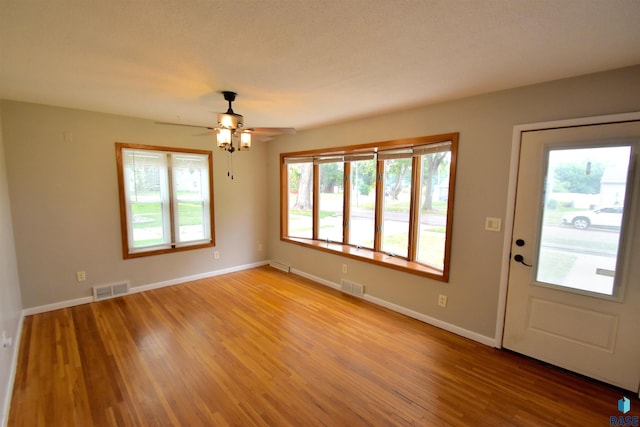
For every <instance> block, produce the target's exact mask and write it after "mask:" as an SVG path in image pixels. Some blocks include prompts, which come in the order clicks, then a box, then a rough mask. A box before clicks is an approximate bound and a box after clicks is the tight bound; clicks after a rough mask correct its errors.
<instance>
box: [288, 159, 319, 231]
mask: <svg viewBox="0 0 640 427" xmlns="http://www.w3.org/2000/svg"><path fill="white" fill-rule="evenodd" d="M287 178H288V184H289V195H288V196H289V214H288V229H289V236H291V237H303V238H306V239H311V238H313V163H311V162H305V163H290V164H288V165H287Z"/></svg>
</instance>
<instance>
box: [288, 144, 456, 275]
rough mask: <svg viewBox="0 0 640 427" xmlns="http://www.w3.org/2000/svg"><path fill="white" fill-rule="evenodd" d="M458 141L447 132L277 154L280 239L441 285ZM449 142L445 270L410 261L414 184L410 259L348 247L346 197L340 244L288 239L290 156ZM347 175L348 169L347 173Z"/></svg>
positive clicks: (379, 194)
mask: <svg viewBox="0 0 640 427" xmlns="http://www.w3.org/2000/svg"><path fill="white" fill-rule="evenodd" d="M458 139H459V133H458V132H455V133H448V134H440V135H433V136H425V137H416V138H407V139H401V140H394V141H384V142H376V143H369V144H361V145H352V146H346V147H339V148H332V149H318V150H306V151H298V152H290V153H281V154H280V240H281V241H284V242H288V243H293V244H296V245H301V246H304V247H307V248H311V249H315V250H320V251H324V252H329V253H334V254H339V255H342V256H346V257H348V258H353V259H357V260H360V261H364V262H369V263H372V264H376V265H380V266H384V267H388V268H392V269H396V270H400V271H404V272H407V273H411V274H416V275H420V276H424V277H429V278H431V279H435V280H438V281H442V282H448V281H449V270H450V262H451V240H452V232H453V209H454V203H453V200H454V194H455V176H456V163H457V153H458ZM449 141H450V142H451V148H450V150H451V162H450V165H449V188H448V200H449V201H450V202H449V204H448V206H447V221H446V231H445V233H446V234H445V235H446V239H445V247H444V268H443V269H442V270H440V269H438V268H435V267H432V266H429V265H426V264H422V263H420V262H417V261H412V260H413V259H415V257H416V251H417V245H416V243H415V242H416V240H417V234H418V230H417V227H416V226H415V222H416V217H417V207H416V206H417V205H419V203H420V197H419V195H420V191H421V187H420V185H413V188H412V197H411V206H410V212H411V214H410V217H411V218H410V223H409V237H410V238H409V241H410V244H409V252H408V253H409V257H408V258H403V257H398V256H392V255H389V254H385V253H383V252H380V251H379V250H371V249H368V248H360V247H356V246H353V245H349V244H347V243H346V242H347V241H348V230H349V224H348V223H347V222H348V221H349V219H348V218H349V216H347V215H348V214H349V208H348V207H347V206H346V205H347V204H348V203H347V200H348V198H347V197H345V200H344V204H345V209H344V211H343V212H344V213H343V215H344V217H345V225H344V226H343V243H338V242H326V241H321V240H317V239H315V238H314V239H306V238H298V237H290V236H289V235H288V234H289V232H288V206H289V201H288V194H289V191H288V190H289V189H288V185H289V183H288V170H287V169H288V168H287V166H286V163H285V158H290V157H313V156H320V155H323V156H328V155H348V154H359V153H365V152H370V151H371V150H376V151H377V150H378V149H381V148H384V149H385V150H389V149H400V148H409V147H414V146H419V145H427V144H436V143H439V142H449ZM419 163H420V162H419V158H418V157H414V158H413V163H412V165H413V167H412V174H413V177H412V179H413V182H414V183H415V182H419V177H420V174H422V170H421V168H422V165H420V164H419ZM348 164H350V163H349V162H345V172H344V173H345V181H344V182H345V196H346V195H347V191H348V190H346V186H347V185H348V184H349V182H348V179H350V176H349V177H348V178H347V175H346V174H347V173H348V172H347V171H348V169H350V167H347V165H348ZM349 172H350V170H349ZM383 172H384V168H383V162H382V161H378V162H377V165H376V180H377V182H376V190H375V191H376V200H382V198H383V197H384V185H383V182H382V180H383V175H384V174H383ZM317 174H318V172H317V165H314V184H313V186H314V187H313V204H314V207H313V214H312V223H313V233H312V235H313V236H314V237H316V238H317V218H316V212H317V201H318V200H317V198H318V197H319V195H318V179H317V178H318V177H317ZM374 215H375V224H376V227H377V225H379V224H380V221H381V218H382V203H376V206H375V213H374ZM374 239H375V241H374V248H376V249H379V248H380V247H381V239H382V233H381V232H380V230H378V229H377V228H376V230H375V234H374Z"/></svg>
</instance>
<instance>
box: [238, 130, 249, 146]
mask: <svg viewBox="0 0 640 427" xmlns="http://www.w3.org/2000/svg"><path fill="white" fill-rule="evenodd" d="M240 148H241V149H242V150H248V149H249V148H251V134H250V133H249V132H241V133H240Z"/></svg>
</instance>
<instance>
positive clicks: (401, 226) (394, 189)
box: [382, 158, 411, 258]
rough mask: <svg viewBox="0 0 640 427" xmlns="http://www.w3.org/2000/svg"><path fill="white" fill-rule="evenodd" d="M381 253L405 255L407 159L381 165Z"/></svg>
mask: <svg viewBox="0 0 640 427" xmlns="http://www.w3.org/2000/svg"><path fill="white" fill-rule="evenodd" d="M383 182H384V202H383V206H382V252H386V253H390V254H393V255H397V256H401V257H405V258H406V257H407V256H408V255H409V207H410V204H411V158H408V159H394V160H385V161H384V181H383Z"/></svg>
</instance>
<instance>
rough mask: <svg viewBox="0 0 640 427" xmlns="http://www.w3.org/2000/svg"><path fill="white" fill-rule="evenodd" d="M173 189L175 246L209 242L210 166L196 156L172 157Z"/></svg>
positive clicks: (206, 161)
mask: <svg viewBox="0 0 640 427" xmlns="http://www.w3.org/2000/svg"><path fill="white" fill-rule="evenodd" d="M172 171H173V186H174V193H175V198H176V201H177V212H176V213H175V214H174V215H175V217H176V219H177V224H178V233H177V236H176V240H177V242H193V241H197V240H209V239H210V238H211V234H210V225H209V224H210V222H209V215H208V212H209V163H208V157H207V156H203V155H195V154H174V155H172Z"/></svg>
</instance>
